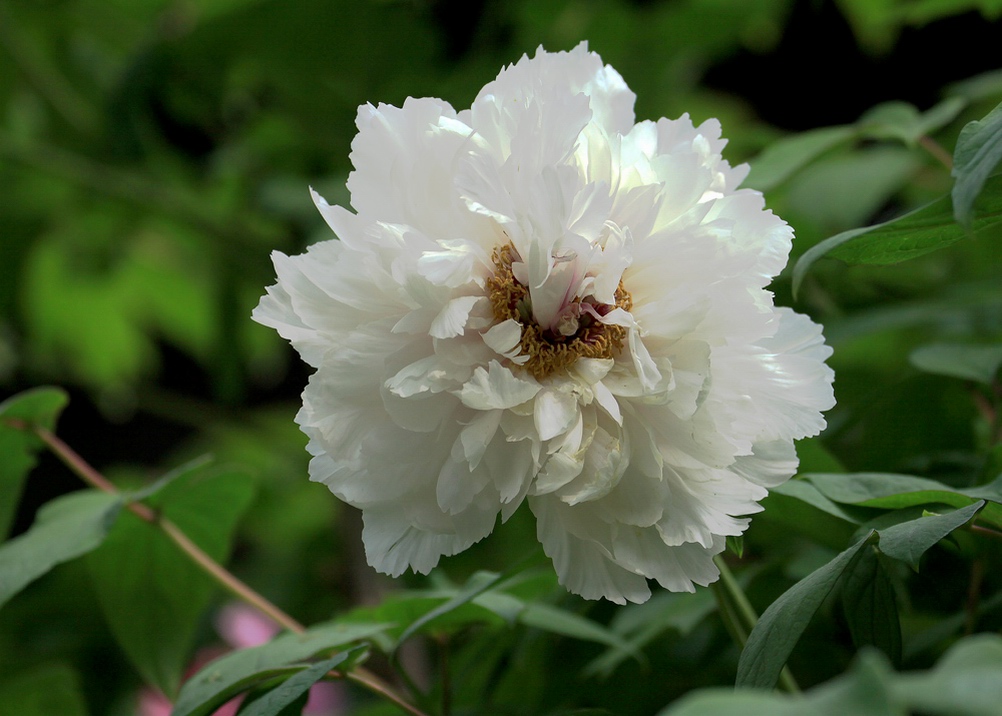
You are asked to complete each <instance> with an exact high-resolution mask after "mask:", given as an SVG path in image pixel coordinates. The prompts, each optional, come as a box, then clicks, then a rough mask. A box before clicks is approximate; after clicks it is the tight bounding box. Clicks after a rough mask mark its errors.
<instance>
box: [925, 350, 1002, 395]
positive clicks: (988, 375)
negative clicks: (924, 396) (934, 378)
mask: <svg viewBox="0 0 1002 716" xmlns="http://www.w3.org/2000/svg"><path fill="white" fill-rule="evenodd" d="M908 360H909V362H911V364H912V365H913V366H915V367H916V368H918V369H919V370H923V371H925V372H926V373H934V374H936V375H945V376H948V377H950V378H962V379H964V380H973V381H977V382H978V383H984V384H985V385H991V384H992V383H993V382H994V380H995V376H996V374H997V373H998V371H999V366H1002V346H999V345H994V346H977V345H967V344H962V343H934V344H931V345H927V346H922V347H921V348H916V349H915V350H914V351H912V353H911V355H910V356H908Z"/></svg>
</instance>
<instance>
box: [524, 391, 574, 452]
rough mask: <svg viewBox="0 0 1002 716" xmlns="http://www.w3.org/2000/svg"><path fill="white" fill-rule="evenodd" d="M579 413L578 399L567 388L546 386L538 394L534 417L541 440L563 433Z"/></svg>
mask: <svg viewBox="0 0 1002 716" xmlns="http://www.w3.org/2000/svg"><path fill="white" fill-rule="evenodd" d="M577 415H578V399H577V396H575V395H573V394H572V393H570V392H569V391H566V390H554V389H552V388H544V389H542V390H540V391H539V393H538V394H537V395H536V402H535V409H534V412H533V418H534V419H535V421H536V432H537V433H538V434H539V439H540V440H549V439H551V438H555V437H556V436H557V435H560V434H561V433H563V432H564V431H565V430H567V428H569V427H570V426H571V423H572V422H574V419H575V418H576V417H577Z"/></svg>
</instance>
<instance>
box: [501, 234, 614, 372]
mask: <svg viewBox="0 0 1002 716" xmlns="http://www.w3.org/2000/svg"><path fill="white" fill-rule="evenodd" d="M516 257H517V253H516V251H515V247H514V246H512V245H511V244H505V245H504V246H498V247H497V248H495V249H494V251H493V253H492V254H491V260H492V261H493V262H494V266H495V268H496V270H495V272H494V275H493V276H491V277H490V278H488V279H487V290H488V296H489V298H490V301H491V308H492V309H493V311H494V317H495V318H496V319H497V320H498V322H501V321H507V320H508V319H515V320H516V321H518V322H519V323H520V324H521V325H522V338H521V340H520V347H521V350H520V353H521V354H522V355H527V356H529V360H528V361H526V362H525V363H524V364H523V365H521V366H513V367H520V368H522V369H523V370H525V371H527V372H528V373H530V374H531V375H532V376H533V377H534V378H536V379H537V380H538V379H541V378H545V377H546V376H548V375H552V374H553V373H556V372H557V371H561V370H565V369H567V368H569V367H570V366H571V365H573V364H574V361H576V360H577V359H578V358H613V357H614V356H616V355H617V354H618V353H619V351H620V350H621V349H622V347H623V340H624V339H625V338H626V329H625V328H624V327H623V326H615V325H607V324H605V323H600V322H599V321H591V322H587V325H583V326H582V327H581V328H579V329H578V331H577V333H575V334H574V335H572V336H562V335H559V334H556V333H554V332H553V331H550V330H548V329H544V328H542V327H541V326H539V325H537V324H536V323H534V322H533V321H532V320H531V315H532V311H531V309H530V310H529V311H528V316H529V320H526V312H525V310H524V309H525V307H526V306H527V305H528V304H529V300H530V299H529V289H528V287H527V286H524V285H523V284H521V283H519V282H518V281H517V280H515V275H514V273H513V272H512V268H511V265H512V263H513V262H514V261H515V260H516ZM615 295H616V304H615V306H609V305H607V304H594V305H595V308H596V310H598V311H599V313H602V314H604V313H608V312H609V311H611V310H612V309H614V308H622V309H623V310H625V311H629V310H630V309H631V308H633V299H632V298H631V296H630V293H629V292H628V291H627V290H626V289H625V288H623V282H622V281H620V282H619V286H618V287H617V288H616V294H615ZM580 300H581V299H580V298H578V299H575V302H580ZM520 307H521V308H522V309H523V310H522V311H521V312H520V311H519V308H520ZM603 309H604V310H603ZM585 315H587V314H585ZM583 323H585V322H583Z"/></svg>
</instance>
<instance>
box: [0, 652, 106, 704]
mask: <svg viewBox="0 0 1002 716" xmlns="http://www.w3.org/2000/svg"><path fill="white" fill-rule="evenodd" d="M78 682H79V679H78V678H77V674H76V672H75V671H74V670H73V669H71V668H70V667H68V666H65V665H63V664H52V665H47V666H41V667H38V668H35V669H32V670H31V671H27V672H24V673H21V674H18V675H17V676H15V677H14V678H11V679H7V680H5V681H4V682H2V683H0V716H56V715H57V714H58V716H86V714H87V707H86V705H85V704H84V700H83V696H82V695H81V693H80V687H79V684H78Z"/></svg>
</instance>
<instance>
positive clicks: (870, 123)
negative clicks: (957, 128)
mask: <svg viewBox="0 0 1002 716" xmlns="http://www.w3.org/2000/svg"><path fill="white" fill-rule="evenodd" d="M966 104H967V103H966V102H965V101H964V100H963V99H962V98H960V97H949V98H947V99H945V100H943V101H942V102H940V103H939V104H937V105H936V106H935V107H933V108H932V109H930V110H929V111H927V112H919V111H918V109H916V108H915V106H914V105H911V104H908V103H907V102H884V103H883V104H878V105H877V106H876V107H874V108H873V109H871V110H870V111H868V112H867V113H866V114H864V115H863V116H862V117H860V119H859V121H858V122H857V124H856V126H857V127H858V129H859V134H860V136H862V137H864V138H867V139H898V140H900V141H902V142H904V143H905V144H907V145H908V146H912V145H914V144H915V143H916V142H917V141H918V140H919V139H920V138H921V137H923V136H925V135H927V134H931V133H933V132H935V131H936V130H938V129H942V128H943V127H944V126H946V125H947V124H949V123H950V122H952V121H953V120H954V119H956V117H957V115H958V114H960V111H961V110H962V109H963V108H964V106H965V105H966Z"/></svg>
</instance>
